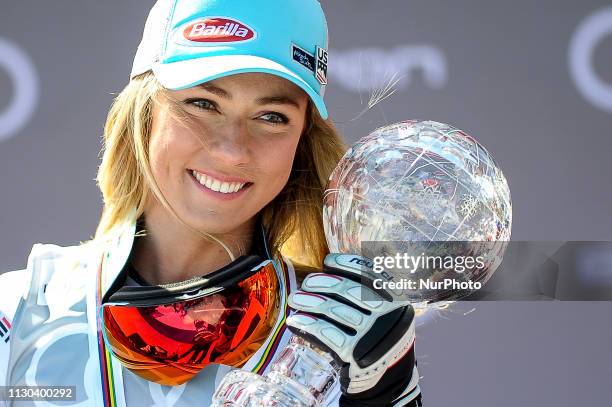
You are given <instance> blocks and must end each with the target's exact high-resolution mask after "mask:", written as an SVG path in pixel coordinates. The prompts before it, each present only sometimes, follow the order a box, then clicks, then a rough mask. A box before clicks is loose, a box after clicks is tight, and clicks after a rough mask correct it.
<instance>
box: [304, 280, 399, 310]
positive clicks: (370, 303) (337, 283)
mask: <svg viewBox="0 0 612 407" xmlns="http://www.w3.org/2000/svg"><path fill="white" fill-rule="evenodd" d="M301 288H302V291H308V292H311V293H318V294H325V295H326V296H329V297H332V298H334V299H336V300H338V301H339V302H347V301H348V302H349V303H350V304H353V305H355V307H356V308H360V309H361V310H363V311H365V312H366V313H367V312H370V313H376V314H383V313H386V312H388V311H390V310H393V309H395V308H398V307H400V306H401V305H402V304H400V303H397V302H391V301H385V299H383V298H382V297H381V296H380V295H378V294H377V293H375V292H374V291H372V290H370V289H369V288H368V287H366V286H364V285H362V284H360V283H358V282H356V281H353V280H351V279H349V278H345V277H341V276H337V275H333V274H327V273H312V274H309V275H308V276H306V278H305V279H304V281H303V282H302V287H301Z"/></svg>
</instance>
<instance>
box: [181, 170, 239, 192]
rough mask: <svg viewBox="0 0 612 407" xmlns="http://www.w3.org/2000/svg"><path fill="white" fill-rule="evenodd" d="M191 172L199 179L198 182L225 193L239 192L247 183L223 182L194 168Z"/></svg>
mask: <svg viewBox="0 0 612 407" xmlns="http://www.w3.org/2000/svg"><path fill="white" fill-rule="evenodd" d="M191 173H192V174H193V176H194V177H195V178H196V179H197V180H198V182H199V183H200V184H202V185H204V186H205V187H206V188H208V189H212V190H213V191H217V192H221V193H224V194H230V193H234V192H238V191H239V190H240V189H241V188H242V187H243V186H244V185H245V184H242V183H240V182H222V181H219V180H218V179H214V178H212V177H210V176H208V175H205V174H200V173H199V172H197V171H195V170H192V171H191Z"/></svg>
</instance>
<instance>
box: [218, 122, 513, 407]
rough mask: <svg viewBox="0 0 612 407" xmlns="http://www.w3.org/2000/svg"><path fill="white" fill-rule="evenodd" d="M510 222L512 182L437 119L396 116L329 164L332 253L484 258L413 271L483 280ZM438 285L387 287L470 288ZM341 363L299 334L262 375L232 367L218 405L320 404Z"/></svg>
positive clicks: (441, 293) (420, 297)
mask: <svg viewBox="0 0 612 407" xmlns="http://www.w3.org/2000/svg"><path fill="white" fill-rule="evenodd" d="M511 224H512V206H511V201H510V191H509V188H508V183H507V181H506V178H505V177H504V175H503V173H502V171H501V169H500V168H499V167H498V165H497V164H496V162H495V160H494V159H493V157H491V155H490V154H489V153H488V152H487V150H486V149H485V148H484V147H483V146H482V145H481V144H479V143H478V142H477V141H476V140H475V139H474V138H473V137H471V136H469V135H467V134H466V133H464V132H462V131H461V130H458V129H456V128H454V127H452V126H449V125H447V124H443V123H438V122H433V121H423V122H420V121H405V122H401V123H396V124H393V125H389V126H385V127H382V128H379V129H377V130H375V131H374V132H373V133H371V134H370V135H368V136H366V137H365V138H363V139H361V140H359V141H358V142H357V143H356V144H355V145H354V146H353V147H351V148H350V149H349V150H348V151H347V152H346V154H345V155H344V157H343V158H342V159H341V160H340V162H339V163H338V165H337V166H336V168H335V170H334V171H333V172H332V174H331V176H330V179H329V183H328V186H327V190H326V192H325V197H324V205H323V225H324V228H325V236H326V239H327V243H328V246H329V249H330V252H332V253H351V254H361V255H363V256H365V257H368V258H370V259H373V258H376V257H377V256H379V257H380V256H383V257H384V256H390V255H393V254H397V253H398V252H403V253H409V254H411V255H417V256H428V258H434V259H437V258H442V257H444V258H445V259H446V258H447V259H451V260H457V259H459V258H466V257H470V256H471V257H472V258H478V259H480V261H481V264H479V265H481V267H472V268H468V269H465V270H463V271H462V272H461V273H458V272H457V267H454V268H453V267H448V266H447V265H446V264H443V263H437V264H436V263H435V262H434V264H433V267H419V268H416V269H413V270H411V272H410V273H408V275H409V276H410V277H412V278H413V279H416V278H418V279H426V280H427V281H431V282H434V283H435V282H437V281H442V280H444V279H445V278H447V277H449V276H450V277H452V278H453V279H454V280H458V281H459V283H465V282H466V281H471V282H476V283H484V282H486V281H487V280H488V279H489V278H490V277H491V275H492V273H493V272H494V271H495V269H496V268H497V266H498V265H499V264H500V262H501V260H502V256H503V252H504V250H505V248H506V245H507V243H508V241H509V239H510V232H511ZM456 264H458V263H455V265H456ZM421 265H422V266H425V264H424V263H423V264H421ZM368 272H369V271H368ZM385 273H386V276H391V278H392V279H395V280H399V279H400V278H405V277H406V275H407V273H406V271H405V270H400V269H397V268H391V269H389V270H386V271H385ZM372 277H373V278H375V277H376V275H375V274H373V275H372ZM434 287H435V288H432V287H431V286H429V285H427V286H425V287H424V288H416V289H415V288H409V289H405V288H404V289H400V290H395V291H394V290H391V294H392V295H393V298H394V299H397V300H405V301H410V302H411V303H413V304H416V303H418V304H431V303H436V302H439V301H449V300H454V299H458V298H461V297H463V296H465V295H468V294H470V293H471V291H472V290H471V289H470V288H463V287H464V286H463V285H460V287H462V288H442V289H440V287H437V286H434ZM389 291H390V290H387V292H389ZM338 372H339V366H338V365H337V364H336V363H335V362H334V360H333V358H332V357H331V355H329V354H328V353H326V352H324V351H322V350H321V349H318V348H316V347H315V346H313V345H312V344H309V343H308V342H306V341H305V340H303V339H301V338H299V337H297V336H294V337H293V338H292V339H291V342H290V344H289V345H288V346H287V347H286V348H285V349H284V350H283V352H282V353H281V355H280V356H279V358H278V359H277V360H276V361H275V362H274V363H273V364H272V365H271V367H270V370H269V372H268V373H267V374H266V375H265V376H260V375H256V374H254V373H250V372H245V371H241V370H234V371H232V372H230V373H229V374H228V375H227V376H226V377H225V378H224V380H223V382H222V384H221V385H220V386H219V387H218V388H217V391H216V392H215V395H214V398H213V406H215V407H219V406H305V407H314V406H317V405H320V403H321V402H322V401H323V400H324V399H325V397H326V396H327V393H328V391H330V389H332V388H333V387H334V386H333V384H334V383H335V382H336V381H337V380H338Z"/></svg>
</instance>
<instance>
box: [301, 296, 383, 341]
mask: <svg viewBox="0 0 612 407" xmlns="http://www.w3.org/2000/svg"><path fill="white" fill-rule="evenodd" d="M289 306H290V307H291V308H293V309H296V310H299V311H304V312H307V313H309V314H318V315H324V316H325V317H326V318H329V319H332V320H333V321H336V322H338V323H339V324H341V325H343V326H345V327H348V328H350V329H352V330H353V331H354V334H356V333H357V331H358V330H362V331H367V330H368V329H369V328H370V326H371V325H372V323H373V318H372V316H371V315H367V314H365V313H364V312H362V311H360V310H358V309H356V308H354V307H351V306H350V305H347V304H344V303H341V302H339V301H336V300H335V299H333V298H331V297H328V296H325V295H319V294H315V293H310V292H305V291H296V292H295V293H292V294H291V295H290V296H289Z"/></svg>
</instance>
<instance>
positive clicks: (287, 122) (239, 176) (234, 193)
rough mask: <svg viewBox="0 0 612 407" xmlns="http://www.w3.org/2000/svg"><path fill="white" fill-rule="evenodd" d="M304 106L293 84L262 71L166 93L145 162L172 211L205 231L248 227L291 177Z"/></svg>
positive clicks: (303, 96)
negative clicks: (147, 160) (149, 166)
mask: <svg viewBox="0 0 612 407" xmlns="http://www.w3.org/2000/svg"><path fill="white" fill-rule="evenodd" d="M307 105H308V96H307V95H306V93H305V92H304V91H302V89H300V88H299V87H298V86H296V85H294V84H293V83H291V82H289V81H288V80H285V79H283V78H280V77H277V76H273V75H268V74H262V73H245V74H238V75H231V76H227V77H224V78H219V79H215V80H213V81H210V82H207V83H205V84H203V85H199V86H196V87H193V88H189V89H185V90H180V91H170V90H169V91H166V96H165V97H162V98H160V100H159V101H158V102H157V103H155V104H154V108H153V116H152V117H153V121H152V127H151V134H150V143H149V157H150V162H151V170H152V172H153V176H154V178H155V181H156V182H157V185H158V186H159V188H160V190H161V192H162V194H163V195H164V197H165V199H166V200H167V201H168V203H169V204H170V206H171V207H172V208H173V209H174V211H175V212H176V214H177V215H178V216H179V217H180V218H181V219H182V220H183V221H184V222H186V223H187V224H188V225H190V226H192V227H194V228H196V229H198V230H201V231H204V232H207V233H218V234H222V233H228V232H232V231H234V230H236V229H238V228H240V227H241V226H243V225H246V224H248V223H249V222H250V221H251V220H252V219H253V218H254V216H255V215H256V214H257V213H258V212H259V211H260V210H261V209H262V208H264V207H265V206H266V205H267V204H268V203H269V202H270V201H272V200H273V199H274V198H275V197H276V196H277V195H278V193H279V192H280V191H281V190H282V189H283V187H284V186H285V184H286V183H287V180H288V179H289V175H290V172H291V168H292V165H293V159H294V156H295V152H296V148H297V145H298V142H299V140H300V135H301V134H302V131H303V129H304V125H305V121H306V119H305V118H306V110H307ZM160 206H161V204H160V203H159V202H157V200H154V202H149V203H148V205H147V209H146V210H145V213H146V212H147V211H150V210H152V209H153V208H157V209H158V208H159V207H160Z"/></svg>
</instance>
